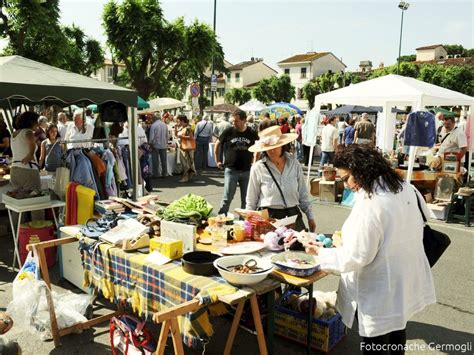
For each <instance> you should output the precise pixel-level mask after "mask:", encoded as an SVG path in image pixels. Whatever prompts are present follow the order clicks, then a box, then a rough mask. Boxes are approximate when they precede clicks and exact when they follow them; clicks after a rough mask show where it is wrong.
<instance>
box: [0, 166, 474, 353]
mask: <svg viewBox="0 0 474 355" xmlns="http://www.w3.org/2000/svg"><path fill="white" fill-rule="evenodd" d="M177 180H179V177H167V178H164V179H156V180H154V183H155V185H156V188H155V192H154V193H157V194H158V195H159V196H160V198H162V199H163V200H165V201H166V200H167V201H172V200H174V199H176V198H178V197H180V196H182V195H184V194H187V193H189V192H192V193H194V194H198V195H201V196H203V197H205V198H206V199H207V200H208V201H209V202H210V203H211V204H212V205H213V206H214V207H215V209H216V210H217V209H218V207H219V203H220V199H221V195H222V190H223V175H222V172H220V171H216V170H212V171H208V172H205V173H203V174H201V175H198V176H197V177H195V179H194V181H193V182H191V183H186V184H180V183H178V182H177ZM238 196H239V191H237V193H236V197H238ZM239 205H240V201H238V199H234V201H233V203H232V208H235V207H239ZM313 209H314V212H315V214H316V220H317V224H318V231H321V232H326V233H331V232H333V231H335V230H338V229H340V228H341V226H342V223H343V222H344V220H345V218H346V217H347V216H348V214H349V212H350V210H349V209H348V208H345V207H341V206H338V205H335V204H322V203H319V201H317V200H316V199H315V200H314V201H313ZM6 222H7V217H6V216H5V215H3V216H0V224H5V223H6ZM431 225H432V227H434V228H437V229H439V230H441V231H443V232H445V233H447V234H449V235H450V237H451V240H452V244H451V246H450V247H449V249H448V250H447V252H446V253H445V255H444V256H443V258H442V259H441V260H440V261H439V263H438V264H437V265H436V266H435V267H434V269H433V276H434V279H435V284H436V293H437V299H438V302H437V303H436V304H434V305H431V306H429V307H427V308H426V309H425V310H423V311H422V312H421V313H419V314H417V315H416V316H415V317H413V319H412V320H411V321H410V322H409V323H408V328H407V329H408V344H409V345H410V346H411V347H412V350H411V351H409V352H407V353H408V354H456V353H461V352H456V351H453V350H450V348H449V347H448V348H446V346H451V345H450V344H457V346H458V347H460V346H462V345H463V344H467V343H468V342H471V343H469V344H471V345H470V346H471V348H470V350H469V351H467V353H473V351H472V339H473V331H474V316H473V313H474V304H473V297H472V290H474V282H473V279H474V278H473V273H474V272H473V270H474V268H473V251H474V250H473V245H474V243H473V240H474V239H473V238H474V228H466V227H464V226H462V225H447V224H445V223H442V222H441V223H440V222H431ZM12 247H13V244H12V242H11V237H7V236H4V237H0V309H1V308H5V307H6V306H7V304H8V302H9V301H10V299H11V282H12V280H13V278H14V276H15V274H14V273H11V272H9V271H8V270H7V266H6V264H8V265H9V264H10V263H11V257H12ZM407 247H408V246H407ZM413 272H416V270H414V271H413ZM53 274H54V278H53V279H54V280H56V281H58V279H59V276H58V271H57V267H56V268H55V270H54V272H53ZM337 283H338V278H337V277H336V276H329V277H327V278H326V279H324V280H321V281H319V282H318V283H317V284H316V289H319V290H323V291H332V290H336V289H337ZM60 284H61V285H62V286H63V287H66V288H70V287H71V286H70V285H69V284H68V283H67V282H62V283H61V282H60ZM58 290H60V289H59V288H58ZM60 291H61V290H60ZM228 329H229V321H228V320H226V319H222V318H219V319H217V320H216V323H215V331H216V334H215V336H214V337H213V338H212V339H211V342H210V344H209V345H208V346H207V351H206V353H207V354H221V351H222V349H223V348H224V342H225V335H226V334H227V332H228ZM8 336H10V337H15V338H18V339H19V342H20V344H21V346H22V347H23V350H24V353H25V354H68V355H70V354H86V353H89V354H107V353H109V352H110V350H109V349H110V346H109V336H108V328H107V326H106V325H102V326H99V327H96V328H95V329H93V330H87V331H84V332H83V333H82V334H78V335H71V336H68V337H64V338H63V339H62V340H63V346H62V347H60V348H57V349H54V346H53V344H52V342H42V341H41V340H40V339H39V338H38V337H37V335H34V334H33V335H31V334H29V333H28V332H27V331H26V330H25V329H22V328H20V327H14V328H13V329H12V330H11V331H10V332H9V333H8ZM427 344H431V345H438V346H445V348H444V351H442V350H443V349H441V348H440V350H439V351H436V350H432V351H427V350H424V351H422V350H421V349H422V348H423V347H426V346H427ZM275 345H276V353H277V354H303V353H304V351H303V348H301V347H300V346H297V345H294V344H292V343H290V342H287V341H284V340H282V339H277V340H276V344H275ZM459 350H462V348H459ZM167 353H169V354H171V353H172V351H171V349H168V350H167ZM186 353H187V354H188V353H189V354H198V353H199V354H200V353H201V352H196V351H190V350H188V351H187V352H186ZM233 353H234V354H246V355H250V354H258V346H257V344H256V341H255V337H254V336H253V335H251V334H249V333H247V332H245V331H243V330H239V331H238V333H237V337H236V342H235V346H234V352H233ZM331 353H332V354H337V355H339V354H340V355H343V354H344V355H346V354H358V353H360V351H359V337H358V335H357V329H356V325H355V327H354V328H353V329H350V330H349V331H348V335H347V336H346V338H345V339H344V340H343V341H342V342H341V343H340V344H339V345H338V346H337V347H336V348H335V349H334V351H333V352H331Z"/></svg>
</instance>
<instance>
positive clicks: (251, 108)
mask: <svg viewBox="0 0 474 355" xmlns="http://www.w3.org/2000/svg"><path fill="white" fill-rule="evenodd" d="M239 108H240V109H241V110H243V111H247V112H258V111H262V110H264V109H266V108H267V105H265V104H264V103H262V102H260V101H258V100H257V99H252V100H249V101H247V102H246V103H245V104H243V105H240V106H239Z"/></svg>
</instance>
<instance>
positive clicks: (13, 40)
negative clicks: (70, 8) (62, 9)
mask: <svg viewBox="0 0 474 355" xmlns="http://www.w3.org/2000/svg"><path fill="white" fill-rule="evenodd" d="M59 17H60V15H59V1H58V0H46V1H43V2H42V1H31V0H15V1H13V0H11V1H8V0H0V20H1V21H0V38H7V39H8V45H7V47H6V48H5V50H4V52H3V54H5V55H21V56H23V57H26V58H29V59H32V60H36V61H39V62H42V63H46V64H49V65H53V66H55V67H59V68H62V69H66V70H70V71H73V72H76V73H80V74H84V75H90V74H91V73H92V72H93V71H95V70H97V69H98V68H100V67H101V66H103V61H104V53H103V50H102V48H101V47H100V44H99V42H97V41H96V40H94V39H92V38H89V37H87V36H86V35H85V34H84V32H83V31H82V30H81V29H80V28H78V27H76V26H74V25H73V26H70V27H61V26H60V24H59Z"/></svg>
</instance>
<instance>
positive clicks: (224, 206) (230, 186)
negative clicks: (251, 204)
mask: <svg viewBox="0 0 474 355" xmlns="http://www.w3.org/2000/svg"><path fill="white" fill-rule="evenodd" d="M249 179H250V171H243V170H235V169H231V168H225V172H224V196H223V197H222V202H221V207H220V209H219V214H222V213H227V212H229V208H230V203H231V202H232V200H233V198H234V195H235V190H237V184H239V187H240V208H245V198H246V196H247V187H248V186H249Z"/></svg>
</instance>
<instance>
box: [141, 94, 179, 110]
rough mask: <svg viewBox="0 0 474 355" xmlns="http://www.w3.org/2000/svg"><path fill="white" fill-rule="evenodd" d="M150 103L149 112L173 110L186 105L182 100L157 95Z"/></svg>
mask: <svg viewBox="0 0 474 355" xmlns="http://www.w3.org/2000/svg"><path fill="white" fill-rule="evenodd" d="M148 104H149V105H150V106H149V107H148V109H147V112H156V111H163V110H172V109H176V108H180V107H184V106H186V104H185V103H184V102H182V101H179V100H176V99H173V98H172V97H157V98H156V99H153V100H150V101H148Z"/></svg>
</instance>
